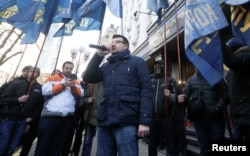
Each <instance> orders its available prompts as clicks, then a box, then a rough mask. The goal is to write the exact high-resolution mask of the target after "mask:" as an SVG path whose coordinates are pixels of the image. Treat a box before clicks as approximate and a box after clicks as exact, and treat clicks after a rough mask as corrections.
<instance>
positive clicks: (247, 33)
mask: <svg viewBox="0 0 250 156" xmlns="http://www.w3.org/2000/svg"><path fill="white" fill-rule="evenodd" d="M249 18H250V3H246V4H244V5H239V6H231V27H232V33H233V36H235V37H238V38H239V39H241V40H242V41H243V42H244V43H245V44H246V45H247V46H250V21H249Z"/></svg>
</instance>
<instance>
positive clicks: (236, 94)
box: [223, 45, 250, 126]
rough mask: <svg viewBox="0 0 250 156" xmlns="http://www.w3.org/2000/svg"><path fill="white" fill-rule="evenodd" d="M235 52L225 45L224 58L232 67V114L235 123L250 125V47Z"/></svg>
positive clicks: (229, 76) (229, 80) (229, 85)
mask: <svg viewBox="0 0 250 156" xmlns="http://www.w3.org/2000/svg"><path fill="white" fill-rule="evenodd" d="M237 51H238V52H236V53H233V51H231V50H230V49H229V48H228V47H227V46H226V45H223V59H224V63H225V64H226V66H227V67H229V68H230V70H229V72H228V74H227V81H228V89H229V97H230V115H231V119H232V122H233V123H234V124H235V125H247V126H250V48H248V47H243V48H241V49H239V50H237Z"/></svg>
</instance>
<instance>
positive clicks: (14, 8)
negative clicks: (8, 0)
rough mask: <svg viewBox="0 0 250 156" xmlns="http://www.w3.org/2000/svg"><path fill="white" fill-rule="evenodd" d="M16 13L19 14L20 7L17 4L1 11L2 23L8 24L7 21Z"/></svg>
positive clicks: (0, 18)
mask: <svg viewBox="0 0 250 156" xmlns="http://www.w3.org/2000/svg"><path fill="white" fill-rule="evenodd" d="M16 13H18V7H17V5H16V4H14V5H12V6H9V7H7V8H5V9H1V10H0V21H1V22H7V20H8V19H9V18H10V17H11V16H13V15H15V14H16Z"/></svg>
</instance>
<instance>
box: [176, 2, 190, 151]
mask: <svg viewBox="0 0 250 156" xmlns="http://www.w3.org/2000/svg"><path fill="white" fill-rule="evenodd" d="M174 12H175V23H176V33H177V36H176V37H177V50H178V67H179V68H178V72H179V80H180V85H179V94H183V81H182V64H181V50H180V37H179V26H178V16H177V6H176V0H175V1H174ZM185 108H186V107H185V105H184V104H183V103H182V104H181V115H182V120H183V125H182V133H183V138H182V143H183V144H182V145H183V146H182V147H181V148H183V149H182V150H183V151H182V150H181V151H182V152H183V154H184V155H186V146H187V143H186V127H185Z"/></svg>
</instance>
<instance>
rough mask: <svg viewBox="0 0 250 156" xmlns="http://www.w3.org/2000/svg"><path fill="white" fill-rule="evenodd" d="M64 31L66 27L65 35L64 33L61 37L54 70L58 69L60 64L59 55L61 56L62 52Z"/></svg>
mask: <svg viewBox="0 0 250 156" xmlns="http://www.w3.org/2000/svg"><path fill="white" fill-rule="evenodd" d="M64 31H65V27H63V35H62V37H61V39H60V45H59V49H58V53H57V57H56V63H55V66H54V71H56V66H57V64H58V60H59V56H60V53H61V48H62V43H63V36H64Z"/></svg>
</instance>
